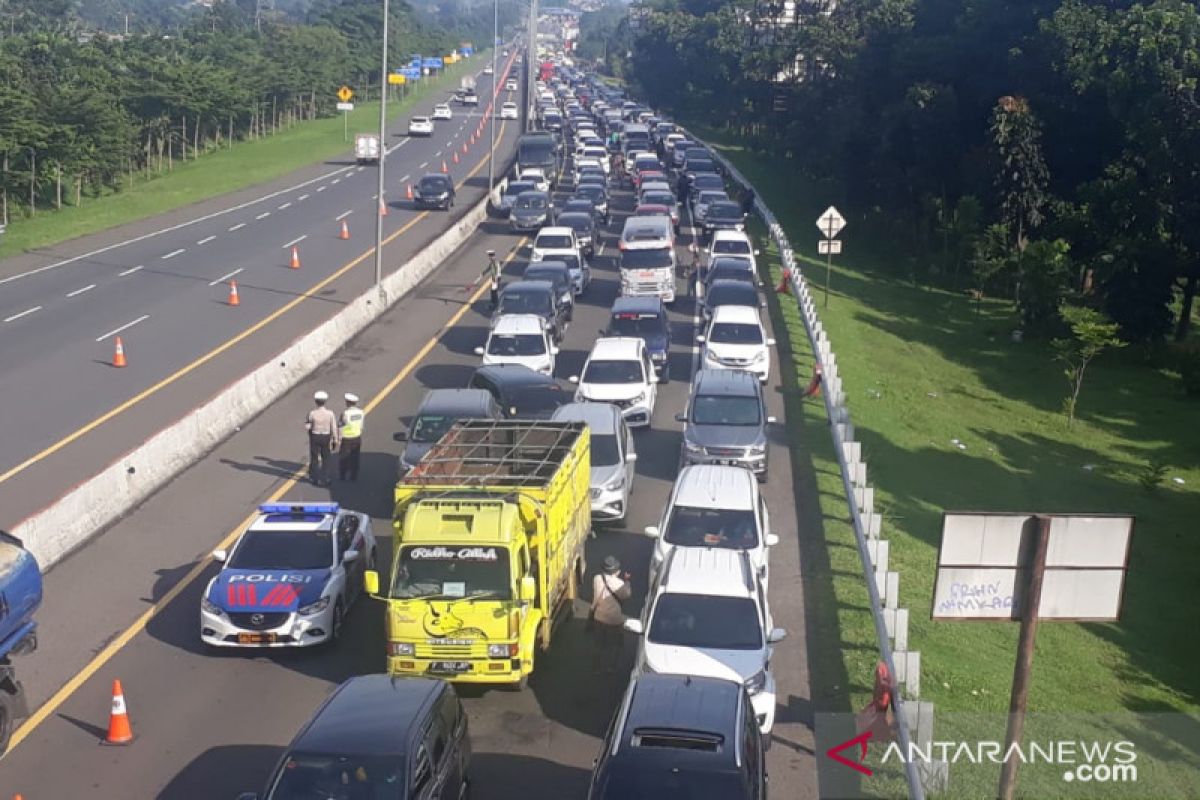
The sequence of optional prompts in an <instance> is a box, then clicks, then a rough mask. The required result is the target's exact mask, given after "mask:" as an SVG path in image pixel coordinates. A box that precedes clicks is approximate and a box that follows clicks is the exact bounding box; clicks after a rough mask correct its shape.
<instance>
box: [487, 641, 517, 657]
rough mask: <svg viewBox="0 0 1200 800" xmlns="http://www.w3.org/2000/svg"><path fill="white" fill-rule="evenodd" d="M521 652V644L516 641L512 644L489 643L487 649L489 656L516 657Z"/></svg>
mask: <svg viewBox="0 0 1200 800" xmlns="http://www.w3.org/2000/svg"><path fill="white" fill-rule="evenodd" d="M520 652H521V646H520V645H519V644H517V643H515V642H514V643H512V644H489V645H488V649H487V653H488V658H516V657H517V656H518V655H520Z"/></svg>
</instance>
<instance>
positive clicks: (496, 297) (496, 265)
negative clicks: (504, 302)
mask: <svg viewBox="0 0 1200 800" xmlns="http://www.w3.org/2000/svg"><path fill="white" fill-rule="evenodd" d="M487 257H488V263H487V266H486V267H484V268H483V272H481V273H479V277H478V278H476V279H475V281H474V282H473V283H472V284H471V285H470V286H468V287H466V288H467V291H470V290H471V289H474V288H475V287H476V286H478V285H479V283H480V281H483V280H485V279H486V280H487V281H488V289H489V290H491V294H490V297H491V301H492V310H493V311H495V310H496V308H497V307H499V305H500V262H499V261H497V260H496V251H495V250H488V251H487Z"/></svg>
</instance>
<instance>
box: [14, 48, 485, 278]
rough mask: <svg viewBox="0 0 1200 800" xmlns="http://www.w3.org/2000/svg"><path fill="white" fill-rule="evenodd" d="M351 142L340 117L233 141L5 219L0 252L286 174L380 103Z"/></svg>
mask: <svg viewBox="0 0 1200 800" xmlns="http://www.w3.org/2000/svg"><path fill="white" fill-rule="evenodd" d="M481 63H483V61H482V60H481V58H480V56H476V57H474V58H471V59H469V60H467V61H462V62H459V63H457V64H452V65H451V66H450V67H448V68H447V69H446V70H445V73H444V74H443V75H441V76H439V77H438V78H437V79H435V80H432V81H429V80H424V81H422V82H421V84H419V86H418V87H417V88H416V89H415V90H411V91H409V92H408V93H407V96H406V97H405V98H404V99H403V100H402V101H400V102H393V103H389V104H388V110H389V117H393V116H397V115H400V114H403V113H405V111H406V110H407V109H409V108H411V107H412V105H413V104H414V103H416V102H417V101H418V100H420V99H422V98H424V97H428V96H430V95H431V94H437V93H439V92H444V91H446V90H448V89H449V88H451V87H452V86H453V85H454V84H455V83H456V82H457V81H458V79H459V77H461V75H462V74H463V73H464V72H465V71H466V69H467V68H468V67H470V68H473V67H475V66H476V65H477V64H481ZM347 122H348V126H347V127H348V130H349V141H348V142H347V141H346V140H345V139H344V138H343V120H342V115H341V114H338V115H337V116H336V117H331V118H328V119H317V120H313V121H311V122H302V123H298V124H296V125H295V126H293V127H292V128H289V129H287V130H285V131H282V132H281V133H278V134H276V135H275V136H270V137H267V138H265V139H258V140H254V141H243V142H238V143H236V144H235V145H234V146H233V147H231V148H227V149H224V150H219V151H213V152H211V153H208V154H207V155H203V156H201V157H200V158H199V159H198V160H195V161H187V162H180V161H178V160H176V162H175V169H174V170H172V171H171V172H169V173H164V174H163V175H161V176H158V177H155V178H153V179H151V180H149V181H147V180H145V178H144V177H143V176H141V175H139V176H138V177H137V178H136V179H135V185H134V186H133V188H128V184H126V188H125V189H124V190H123V191H121V192H117V193H113V194H107V195H104V196H102V197H98V198H89V197H84V199H83V204H82V205H81V206H79V207H74V206H64V208H63V210H62V211H53V210H39V211H38V213H37V214H36V215H35V216H33V217H31V218H26V217H16V218H13V219H11V220H10V223H9V226H8V231H7V233H5V235H4V236H3V237H0V257H4V256H9V255H12V254H14V253H18V252H22V251H25V250H31V249H35V248H39V247H47V246H49V245H53V244H57V243H59V242H63V241H66V240H68V239H73V238H76V237H78V236H84V235H86V234H89V233H95V232H97V231H102V230H106V229H108V228H111V227H114V226H116V225H124V224H126V223H129V222H134V221H137V220H139V219H144V218H146V217H150V216H154V215H155V214H160V213H162V212H164V211H171V210H173V209H176V208H180V207H182V206H186V205H189V204H191V203H195V202H198V201H200V200H206V199H208V198H210V197H217V196H219V195H222V194H226V193H228V192H233V191H237V190H239V189H244V188H247V187H249V186H254V185H256V184H260V183H265V182H267V181H270V180H273V179H275V178H278V177H280V176H281V175H286V174H287V173H289V172H292V171H294V170H297V169H300V168H301V167H306V166H308V165H310V164H314V163H318V162H320V161H324V160H326V159H328V158H330V157H332V156H335V155H338V154H339V153H345V152H347V151H348V150H350V149H352V148H353V141H354V134H355V133H356V132H361V131H374V130H378V129H379V104H378V103H374V102H372V103H360V104H356V105H355V108H354V111H351V112H350V118H349V120H347Z"/></svg>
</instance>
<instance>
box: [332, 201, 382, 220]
mask: <svg viewBox="0 0 1200 800" xmlns="http://www.w3.org/2000/svg"><path fill="white" fill-rule="evenodd" d="M371 199H372V200H374V199H375V196H374V195H372V196H371ZM353 213H354V209H353V208H352V209H350V210H349V211H343V212H342V213H340V214H338V215H337V216H336V217H334V218H333V220H334V222H341V221H342V220H344V219H345V218H346V217H348V216H350V215H351V214H353Z"/></svg>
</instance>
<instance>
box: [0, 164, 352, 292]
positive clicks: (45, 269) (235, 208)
mask: <svg viewBox="0 0 1200 800" xmlns="http://www.w3.org/2000/svg"><path fill="white" fill-rule="evenodd" d="M348 169H350V167H339V168H337V169H335V170H332V171H331V172H327V173H325V174H324V175H318V176H317V177H315V178H310V179H308V180H306V181H304V182H303V183H297V184H296V185H295V186H289V187H287V188H286V189H280V190H279V191H277V192H271V193H270V194H268V195H264V196H262V197H259V198H257V199H254V200H247V201H246V202H244V203H239V204H238V205H236V206H230V207H229V208H225V209H222V210H220V211H214V212H212V213H211V214H205V215H204V216H202V217H196V218H195V219H190V220H188V221H187V222H180V223H179V224H178V225H171V226H170V227H167V228H161V229H159V230H157V231H150V233H144V234H142V235H141V236H135V237H134V238H132V239H126V240H125V241H123V242H115V243H113V244H110V245H107V246H106V247H100V248H97V249H96V250H91V251H89V252H87V253H83V254H81V255H77V256H72V257H71V258H67V259H64V260H62V261H56V262H54V263H53V264H46V265H45V266H42V267H38V268H37V269H31V270H28V271H27V272H21V273H18V274H16V275H9V276H8V277H7V278H0V285H3V284H5V283H10V282H12V281H15V280H19V279H20V278H28V277H29V276H30V275H37V274H39V273H42V272H48V271H49V270H52V269H58V268H59V267H65V266H66V265H68V264H74V263H75V262H76V261H83V260H85V259H88V258H92V257H94V256H98V255H100V254H101V253H107V252H108V251H110V250H116V249H117V248H118V247H125V246H126V245H130V244H136V243H138V242H144V241H145V240H147V239H152V238H154V237H155V236H161V235H162V234H164V233H171V232H172V231H177V230H180V229H181V228H186V227H188V226H190V225H195V224H197V223H200V222H207V221H208V220H210V219H216V218H217V217H221V216H224V215H226V214H228V213H230V212H231V211H241V210H242V209H243V208H249V207H250V206H253V205H257V204H258V203H262V202H265V201H267V200H273V199H274V198H276V197H279V195H281V194H287V193H288V192H293V191H295V190H296V189H303V188H304V187H305V186H309V185H311V184H314V183H316V182H317V181H323V180H325V179H326V178H329V177H332V176H334V175H337V174H339V173H342V172H345V171H346V170H348Z"/></svg>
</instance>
